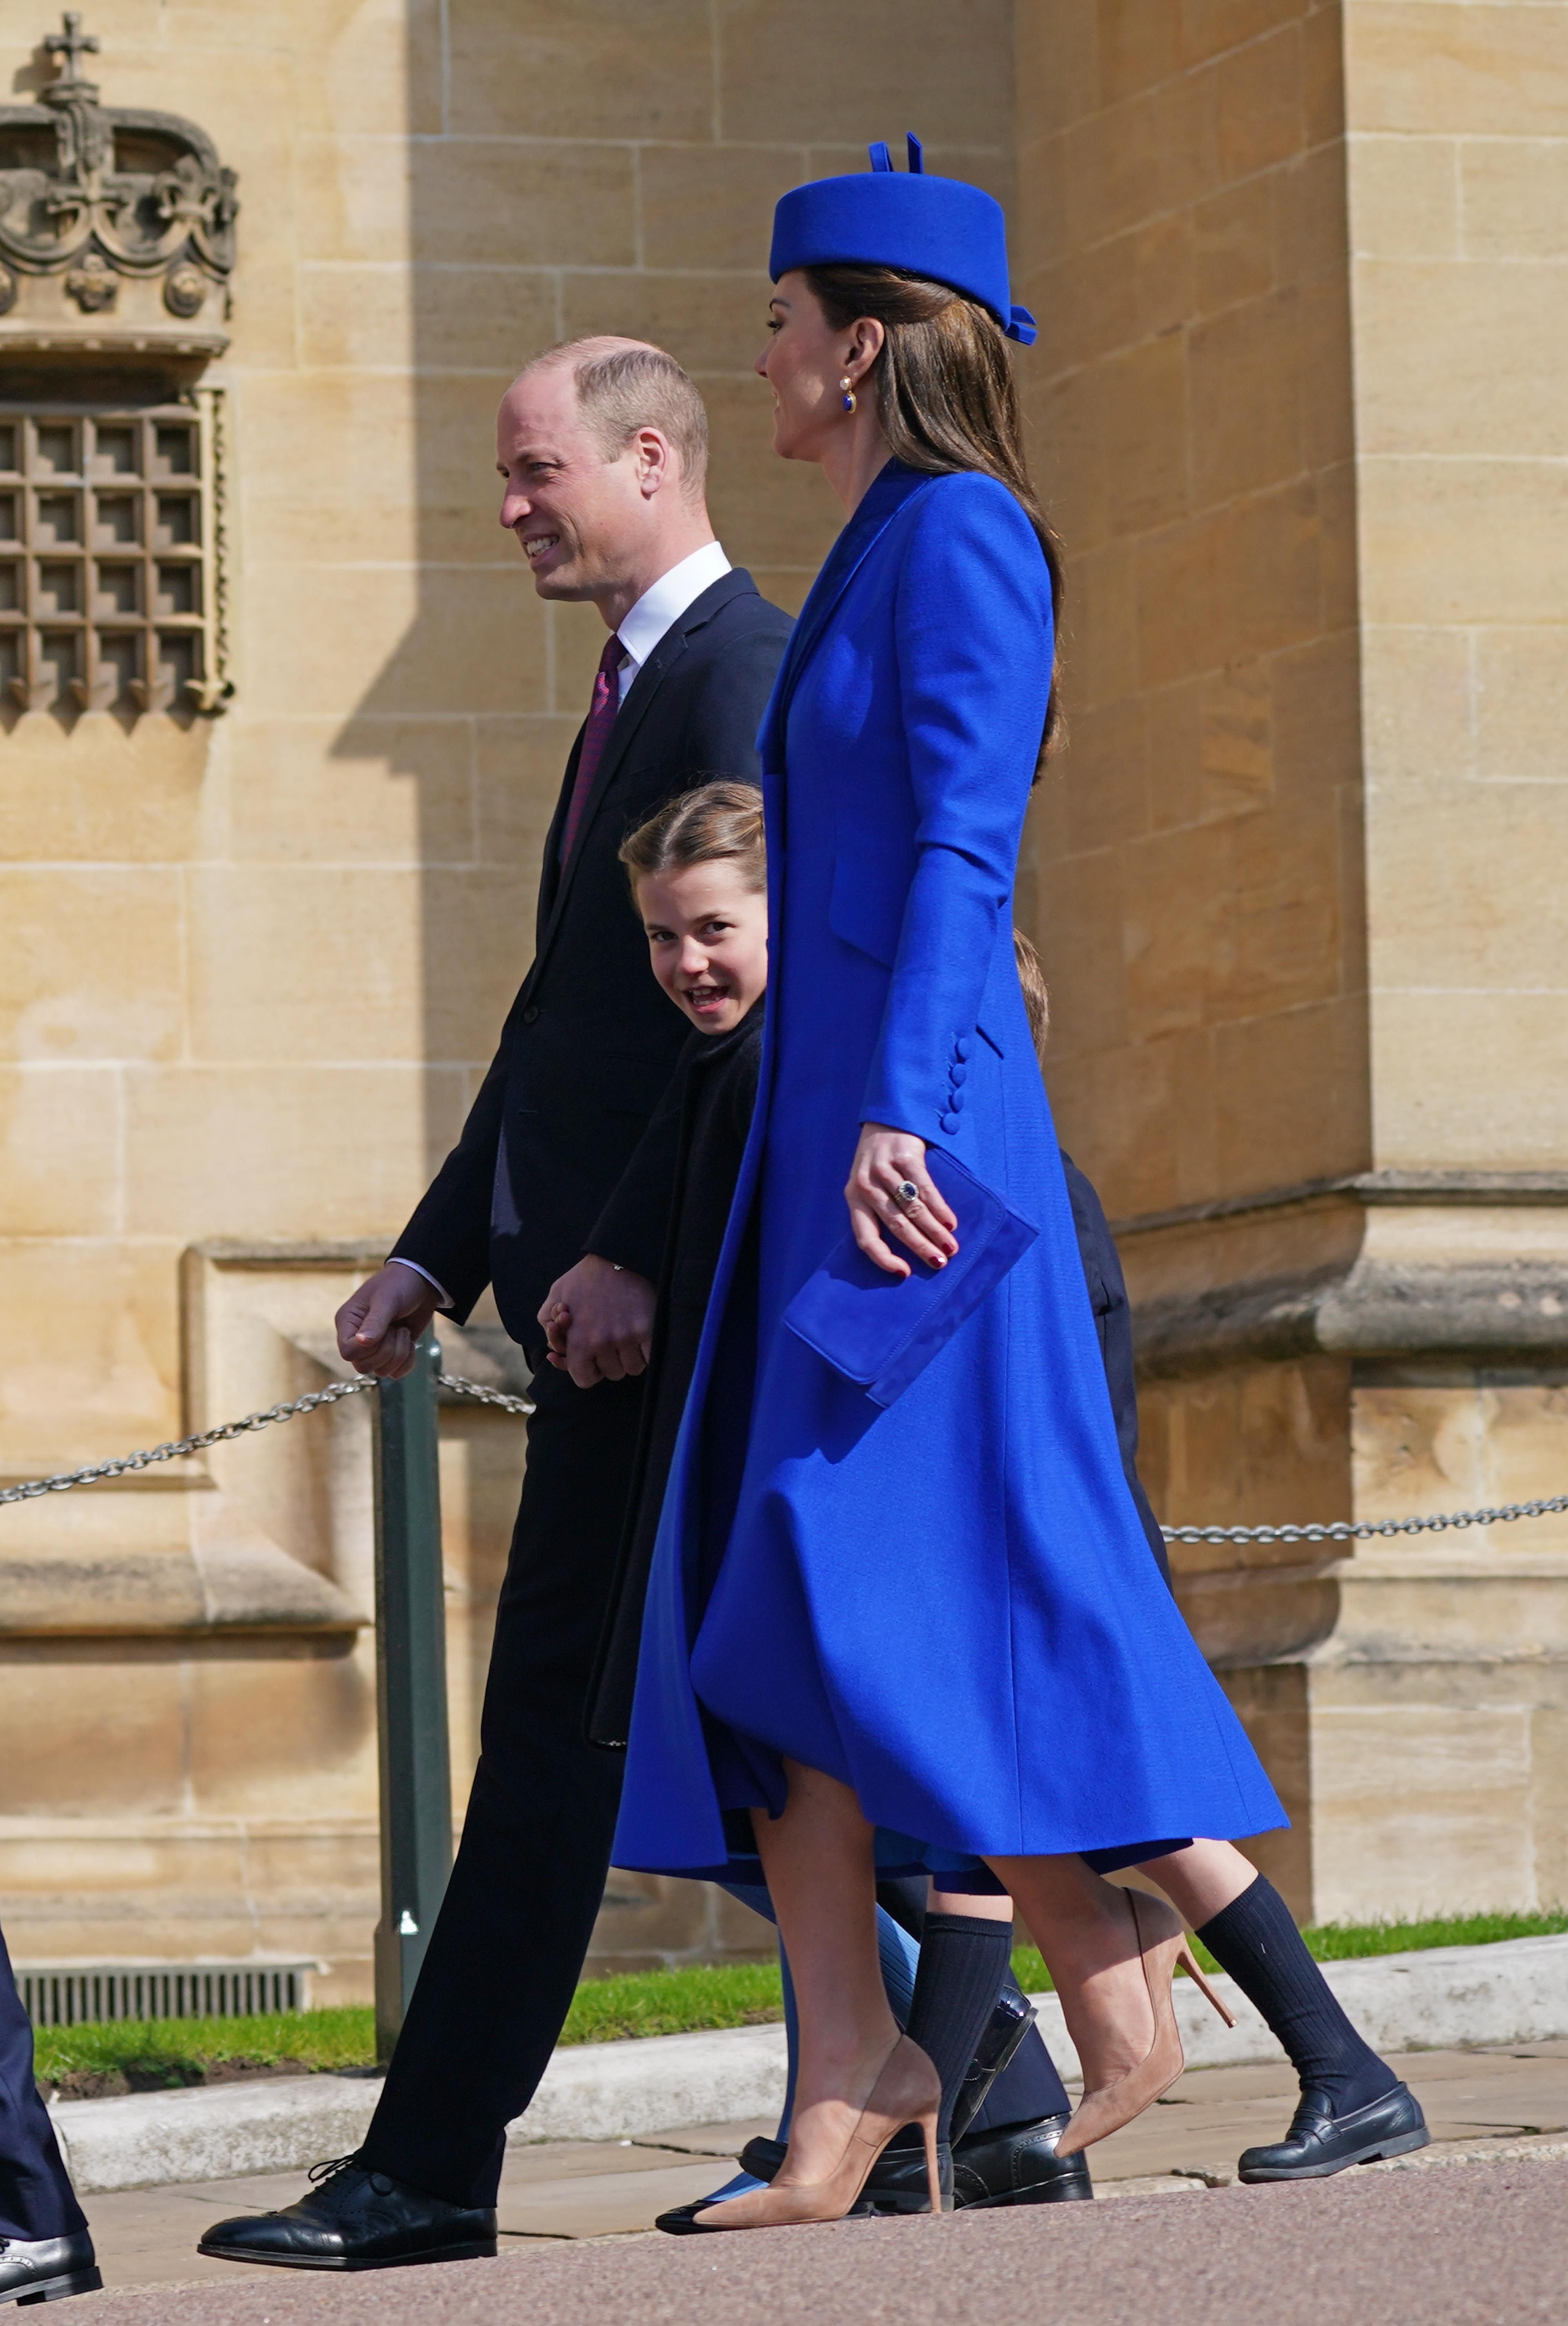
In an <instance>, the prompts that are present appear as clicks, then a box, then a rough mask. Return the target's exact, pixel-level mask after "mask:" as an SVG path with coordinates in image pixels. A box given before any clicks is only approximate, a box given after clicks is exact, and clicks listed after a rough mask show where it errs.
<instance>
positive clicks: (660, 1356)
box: [587, 1001, 762, 1746]
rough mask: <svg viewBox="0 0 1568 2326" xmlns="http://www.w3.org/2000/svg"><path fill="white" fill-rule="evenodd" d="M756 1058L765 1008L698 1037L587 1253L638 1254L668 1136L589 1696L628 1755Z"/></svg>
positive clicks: (595, 1720) (609, 1739) (608, 1737)
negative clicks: (640, 1362)
mask: <svg viewBox="0 0 1568 2326" xmlns="http://www.w3.org/2000/svg"><path fill="white" fill-rule="evenodd" d="M761 1056H762V1004H761V1002H760V1001H759V1002H758V1003H757V1004H756V1006H755V1008H754V1009H752V1010H751V1014H750V1015H749V1016H748V1017H746V1018H743V1019H742V1021H741V1023H740V1024H739V1025H738V1026H737V1027H736V1028H735V1029H734V1031H733V1033H730V1034H720V1035H716V1036H715V1035H712V1034H699V1033H694V1034H693V1035H692V1036H691V1037H690V1039H689V1040H688V1042H687V1044H686V1048H685V1050H684V1051H683V1052H682V1054H681V1058H680V1063H679V1065H678V1066H677V1072H676V1075H675V1079H674V1081H673V1082H672V1083H671V1084H670V1088H669V1092H668V1094H667V1097H666V1099H665V1101H664V1103H663V1105H662V1106H661V1107H660V1109H659V1111H658V1114H657V1115H656V1116H655V1117H654V1120H653V1121H652V1122H651V1123H650V1124H649V1130H648V1134H647V1138H646V1140H645V1141H644V1144H643V1147H642V1148H639V1150H638V1153H637V1155H636V1156H635V1157H634V1158H633V1159H632V1162H631V1165H630V1168H629V1170H628V1172H627V1174H626V1177H624V1178H623V1179H622V1181H621V1185H620V1186H618V1187H617V1189H616V1191H615V1194H614V1196H612V1197H611V1200H610V1203H609V1204H608V1205H607V1206H606V1207H605V1210H604V1212H603V1214H602V1215H601V1217H600V1219H599V1221H598V1223H597V1224H596V1226H595V1227H594V1229H593V1234H592V1235H591V1236H590V1237H589V1239H588V1249H589V1250H590V1251H597V1252H600V1253H602V1254H604V1255H606V1256H610V1257H612V1256H614V1255H615V1254H616V1253H618V1252H621V1251H626V1252H629V1253H630V1251H633V1250H634V1249H635V1231H634V1230H632V1229H631V1227H630V1223H631V1222H632V1221H635V1220H638V1219H639V1218H640V1217H641V1216H642V1215H643V1214H644V1213H645V1211H646V1208H647V1207H646V1204H645V1202H644V1199H643V1191H642V1188H641V1186H640V1185H639V1182H640V1180H641V1177H643V1174H644V1172H645V1171H646V1174H647V1176H648V1177H649V1179H650V1180H657V1179H658V1178H659V1177H662V1176H663V1175H664V1174H665V1173H666V1172H667V1170H668V1168H669V1162H668V1158H669V1152H670V1146H671V1143H672V1133H673V1134H674V1136H673V1144H674V1147H675V1158H674V1175H673V1186H672V1193H671V1196H670V1202H669V1212H668V1220H669V1225H668V1231H667V1235H666V1238H665V1245H664V1256H663V1259H662V1261H661V1262H660V1264H659V1268H658V1312H657V1315H656V1317H655V1321H654V1329H653V1349H652V1354H651V1356H650V1359H649V1372H648V1381H647V1383H646V1386H645V1389H644V1393H643V1401H642V1428H641V1434H640V1436H639V1440H638V1447H637V1465H636V1468H635V1470H634V1472H633V1475H632V1488H631V1496H630V1502H629V1503H628V1506H627V1522H626V1531H625V1534H624V1535H623V1537H622V1539H621V1555H620V1558H619V1559H618V1561H617V1563H616V1570H615V1579H614V1583H613V1585H612V1586H611V1597H610V1605H609V1607H608V1609H607V1611H606V1614H605V1622H604V1631H603V1633H602V1637H601V1640H600V1646H599V1656H598V1661H597V1663H596V1665H595V1667H594V1673H593V1681H592V1682H591V1684H590V1687H589V1691H588V1717H587V1733H588V1740H589V1742H590V1744H593V1745H621V1746H623V1745H625V1743H626V1735H627V1729H628V1727H629V1726H630V1720H631V1698H632V1690H633V1689H634V1687H635V1684H636V1680H637V1652H638V1643H639V1640H640V1638H641V1634H642V1605H643V1601H644V1599H645V1598H646V1596H647V1594H648V1571H649V1565H650V1564H651V1561H652V1558H653V1543H654V1537H655V1535H656V1534H657V1533H658V1514H659V1511H660V1508H661V1507H662V1505H663V1502H664V1489H665V1482H666V1480H667V1477H668V1475H669V1465H670V1460H671V1457H672V1456H673V1455H674V1453H675V1441H676V1437H677V1432H678V1431H679V1428H680V1420H681V1414H682V1412H683V1410H685V1406H686V1391H687V1389H688V1388H689V1387H690V1385H691V1377H692V1371H693V1368H694V1366H695V1363H696V1356H697V1344H698V1343H699V1342H700V1340H701V1338H702V1331H703V1317H704V1316H705V1313H706V1310H707V1305H708V1295H709V1293H710V1292H711V1291H712V1289H713V1282H714V1270H716V1268H717V1267H718V1264H719V1251H720V1248H721V1246H722V1245H723V1241H724V1227H725V1223H726V1222H727V1221H728V1219H729V1216H730V1203H731V1199H732V1198H733V1195H734V1192H735V1182H736V1180H737V1179H738V1178H739V1177H740V1171H741V1157H742V1154H743V1153H744V1151H745V1146H746V1133H747V1130H749V1129H750V1127H751V1111H752V1108H753V1106H754V1105H755V1103H756V1098H757V1072H758V1067H759V1065H760V1064H761ZM667 1184H670V1183H668V1182H667ZM623 1207H625V1208H626V1210H627V1212H628V1214H629V1219H628V1222H627V1223H624V1224H623V1223H622V1221H621V1216H620V1215H621V1210H622V1208H623ZM588 1394H589V1395H590V1396H592V1394H593V1391H589V1392H588Z"/></svg>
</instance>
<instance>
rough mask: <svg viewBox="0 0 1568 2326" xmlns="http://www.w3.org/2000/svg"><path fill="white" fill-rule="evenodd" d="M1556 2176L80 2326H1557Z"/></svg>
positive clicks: (855, 2227) (579, 2267)
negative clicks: (807, 2325)
mask: <svg viewBox="0 0 1568 2326" xmlns="http://www.w3.org/2000/svg"><path fill="white" fill-rule="evenodd" d="M1565 2284H1568V2164H1560V2163H1511V2164H1507V2163H1499V2164H1478V2165H1456V2166H1454V2167H1453V2168H1452V2169H1451V2170H1449V2171H1446V2172H1430V2171H1428V2172H1422V2171H1412V2172H1399V2171H1394V2172H1376V2171H1375V2172H1364V2173H1342V2174H1340V2175H1339V2177H1338V2178H1336V2179H1334V2180H1332V2181H1326V2182H1308V2183H1305V2184H1302V2185H1297V2186H1295V2187H1285V2188H1264V2189H1248V2188H1240V2187H1236V2188H1230V2189H1219V2190H1213V2191H1203V2192H1202V2193H1201V2194H1199V2195H1195V2196H1193V2197H1191V2198H1190V2199H1188V2200H1185V2201H1183V2202H1182V2203H1181V2204H1171V2202H1169V2200H1166V2199H1164V2198H1160V2197H1129V2198H1127V2199H1125V2200H1123V2201H1121V2202H1118V2203H1115V2204H1108V2205H1060V2206H1053V2207H1050V2208H1047V2209H1044V2210H1026V2211H1022V2212H999V2213H978V2214H976V2213H958V2214H949V2215H946V2216H938V2218H936V2219H932V2218H930V2217H929V2216H925V2217H919V2216H917V2217H914V2218H910V2219H904V2220H896V2221H845V2222H837V2223H835V2224H833V2225H832V2226H830V2227H827V2228H797V2229H776V2230H771V2231H763V2232H751V2233H750V2234H736V2235H733V2236H728V2237H714V2238H659V2237H637V2238H605V2239H602V2240H584V2241H582V2242H568V2243H561V2242H555V2241H538V2242H530V2243H528V2244H527V2246H526V2247H524V2248H523V2249H522V2250H521V2251H518V2250H517V2249H510V2250H509V2251H508V2252H506V2253H505V2254H503V2255H502V2256H500V2257H499V2258H498V2259H497V2260H495V2261H481V2262H467V2263H461V2264H453V2265H449V2266H445V2267H441V2268H434V2269H418V2270H394V2271H387V2272H377V2273H375V2274H373V2275H371V2274H367V2275H354V2276H328V2275H305V2274H304V2273H299V2274H296V2275H290V2274H287V2273H284V2272H278V2271H261V2270H257V2271H253V2272H250V2273H245V2272H242V2271H239V2270H236V2271H235V2272H234V2273H233V2274H232V2275H231V2276H230V2277H229V2280H228V2282H227V2283H225V2284H188V2285H184V2286H167V2285H165V2286H145V2287H141V2288H133V2289H130V2290H127V2291H126V2292H123V2293H103V2294H98V2295H91V2296H89V2297H87V2299H88V2300H89V2302H90V2303H92V2305H93V2306H92V2308H91V2309H90V2310H84V2311H83V2312H82V2321H83V2326H501V2321H505V2326H510V2321H518V2326H525V2321H548V2326H611V2321H621V2320H627V2321H633V2320H634V2321H636V2326H796V2321H811V2326H997V2321H1007V2322H1008V2326H1131V2321H1136V2326H1196V2321H1200V2326H1325V2321H1333V2326H1338V2321H1354V2326H1537V2322H1538V2326H1561V2321H1562V2320H1563V2316H1564V2312H1565V2302H1564V2295H1563V2287H1564V2285H1565Z"/></svg>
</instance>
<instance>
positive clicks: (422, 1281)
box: [332, 1260, 437, 1381]
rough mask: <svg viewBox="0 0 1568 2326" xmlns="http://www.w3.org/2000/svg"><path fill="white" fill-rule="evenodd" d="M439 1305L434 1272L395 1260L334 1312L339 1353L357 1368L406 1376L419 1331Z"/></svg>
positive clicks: (390, 1378)
mask: <svg viewBox="0 0 1568 2326" xmlns="http://www.w3.org/2000/svg"><path fill="white" fill-rule="evenodd" d="M436 1307H437V1302H436V1298H435V1287H434V1285H433V1284H432V1283H431V1281H430V1279H429V1278H428V1277H425V1276H421V1275H420V1273H419V1270H417V1269H416V1268H405V1267H404V1265H403V1262H402V1261H400V1260H389V1261H387V1265H386V1267H385V1268H378V1270H377V1271H376V1273H375V1275H374V1276H371V1277H367V1279H366V1280H365V1282H364V1283H363V1284H361V1285H360V1287H359V1290H358V1292H354V1293H350V1296H349V1298H348V1299H347V1300H345V1301H344V1303H343V1305H342V1307H341V1308H340V1309H339V1311H338V1313H337V1316H336V1317H334V1318H333V1320H332V1321H333V1323H334V1324H335V1325H336V1326H337V1328H338V1354H339V1355H340V1356H341V1358H342V1360H343V1363H345V1364H349V1365H352V1366H353V1368H354V1370H355V1372H361V1373H378V1374H379V1376H380V1378H381V1379H382V1380H383V1381H401V1380H402V1379H403V1376H404V1374H405V1373H411V1372H413V1371H414V1352H415V1348H416V1347H417V1346H418V1344H419V1335H421V1333H423V1332H424V1330H425V1326H426V1325H428V1324H429V1322H430V1320H431V1318H432V1317H434V1314H435V1311H436Z"/></svg>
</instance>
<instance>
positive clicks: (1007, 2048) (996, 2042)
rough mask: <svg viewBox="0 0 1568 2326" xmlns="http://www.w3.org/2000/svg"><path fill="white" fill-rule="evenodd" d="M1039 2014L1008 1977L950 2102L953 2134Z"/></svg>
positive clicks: (961, 2131) (963, 2128)
mask: <svg viewBox="0 0 1568 2326" xmlns="http://www.w3.org/2000/svg"><path fill="white" fill-rule="evenodd" d="M1039 2016H1040V2014H1039V2013H1038V2012H1037V2011H1036V2009H1035V2007H1034V2005H1033V2004H1032V2003H1031V2001H1030V1999H1029V1997H1028V1996H1026V1995H1025V1994H1024V1992H1023V1989H1022V1987H1021V1986H1018V1985H1016V1984H1015V1982H1014V1981H1013V1979H1011V1978H1010V1979H1009V1980H1008V1981H1007V1983H1006V1985H1005V1986H1003V1990H1002V1992H1001V1994H1000V1995H999V1996H997V1998H996V2002H995V2005H994V2008H993V2010H992V2013H991V2016H990V2018H989V2019H988V2020H987V2021H986V2023H985V2033H984V2034H983V2035H982V2036H981V2038H980V2041H979V2042H978V2043H976V2045H975V2057H974V2058H973V2060H971V2061H970V2062H969V2072H968V2074H967V2075H966V2077H965V2079H964V2081H963V2083H962V2085H961V2086H960V2087H959V2090H958V2097H957V2099H956V2100H955V2101H954V2103H953V2138H954V2140H955V2142H957V2141H960V2140H962V2139H963V2137H964V2135H965V2134H966V2132H967V2131H968V2129H969V2126H971V2125H972V2124H973V2123H974V2121H975V2117H977V2116H978V2115H979V2113H980V2111H981V2109H982V2108H983V2107H985V2102H986V2100H987V2098H989V2096H990V2091H991V2087H992V2085H993V2084H994V2082H995V2081H996V2079H997V2077H998V2076H999V2075H1000V2074H1001V2073H1002V2071H1003V2069H1004V2068H1007V2067H1010V2066H1011V2065H1012V2063H1013V2054H1014V2053H1015V2052H1016V2051H1017V2050H1018V2047H1019V2045H1020V2044H1021V2043H1022V2041H1023V2039H1024V2037H1025V2036H1026V2035H1027V2034H1028V2033H1029V2031H1030V2029H1031V2027H1032V2026H1033V2024H1034V2023H1035V2021H1036V2019H1038V2017H1039Z"/></svg>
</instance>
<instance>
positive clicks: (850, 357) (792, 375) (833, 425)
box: [752, 270, 861, 461]
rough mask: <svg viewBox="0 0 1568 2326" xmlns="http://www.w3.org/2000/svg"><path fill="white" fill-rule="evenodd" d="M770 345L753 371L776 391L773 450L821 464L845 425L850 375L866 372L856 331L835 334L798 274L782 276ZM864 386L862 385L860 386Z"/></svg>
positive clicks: (775, 296)
mask: <svg viewBox="0 0 1568 2326" xmlns="http://www.w3.org/2000/svg"><path fill="white" fill-rule="evenodd" d="M768 333H769V337H768V344H767V346H766V347H765V348H764V349H763V350H762V352H761V355H760V356H759V357H758V358H757V360H756V363H755V365H754V366H753V367H752V368H753V369H754V370H755V371H757V372H758V373H759V374H760V375H761V377H762V378H763V379H765V380H766V381H767V383H768V385H769V386H770V388H771V389H772V391H773V450H774V451H775V452H778V453H779V454H781V455H782V457H783V458H784V459H785V460H786V461H820V460H821V458H822V454H823V450H824V447H825V446H826V443H827V442H828V440H829V439H830V438H831V437H832V436H833V434H834V433H835V430H838V429H842V427H843V425H844V420H845V412H844V391H843V389H842V388H841V387H840V386H839V385H838V383H839V381H840V380H841V379H842V378H843V377H845V372H846V371H849V372H852V373H854V372H855V371H858V370H859V369H860V368H861V366H860V364H859V362H858V360H857V357H856V353H855V350H854V346H853V344H852V343H853V342H854V338H855V332H854V330H853V329H852V330H849V331H835V330H831V329H830V328H829V326H828V321H827V318H826V315H825V314H824V313H823V312H822V307H821V304H820V302H819V301H818V299H817V294H816V293H815V292H814V291H813V290H812V288H811V286H810V284H808V283H807V280H806V277H805V275H804V274H801V273H800V272H799V271H798V270H797V271H796V272H795V273H794V274H784V275H780V277H779V284H778V288H777V289H776V290H775V292H774V293H773V296H772V298H771V300H770V302H769V308H768ZM857 385H858V382H857Z"/></svg>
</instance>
